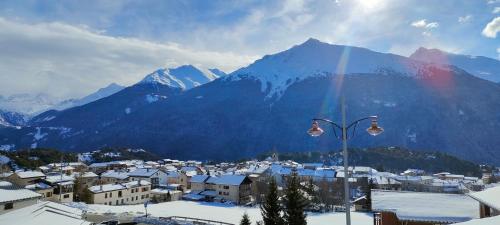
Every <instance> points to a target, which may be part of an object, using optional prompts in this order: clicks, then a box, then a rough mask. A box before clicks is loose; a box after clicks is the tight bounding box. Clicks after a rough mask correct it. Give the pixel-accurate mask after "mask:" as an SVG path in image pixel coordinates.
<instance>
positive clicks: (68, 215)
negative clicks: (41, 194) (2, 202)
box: [0, 201, 91, 225]
mask: <svg viewBox="0 0 500 225" xmlns="http://www.w3.org/2000/svg"><path fill="white" fill-rule="evenodd" d="M82 215H83V212H82V210H79V209H76V208H72V207H69V206H65V205H62V204H58V203H55V202H46V201H42V202H38V203H36V204H34V205H31V206H28V207H24V208H20V209H16V210H13V211H11V212H8V213H5V214H2V215H0V224H9V225H43V224H50V225H90V224H91V223H90V222H88V221H85V220H83V219H82Z"/></svg>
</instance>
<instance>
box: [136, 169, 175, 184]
mask: <svg viewBox="0 0 500 225" xmlns="http://www.w3.org/2000/svg"><path fill="white" fill-rule="evenodd" d="M128 176H129V181H137V180H146V181H148V182H150V183H151V188H157V187H159V186H160V185H164V184H167V174H166V173H165V172H163V171H162V170H160V169H153V168H140V169H136V170H134V171H132V172H130V173H129V174H128Z"/></svg>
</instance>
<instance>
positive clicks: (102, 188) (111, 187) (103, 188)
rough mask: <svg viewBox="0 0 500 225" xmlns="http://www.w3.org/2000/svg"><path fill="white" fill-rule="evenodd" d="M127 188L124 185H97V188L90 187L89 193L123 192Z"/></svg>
mask: <svg viewBox="0 0 500 225" xmlns="http://www.w3.org/2000/svg"><path fill="white" fill-rule="evenodd" d="M126 188H127V187H125V186H123V185H122V184H103V185H96V186H92V187H89V191H91V192H94V193H102V192H108V191H117V190H123V189H126Z"/></svg>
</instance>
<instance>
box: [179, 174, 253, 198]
mask: <svg viewBox="0 0 500 225" xmlns="http://www.w3.org/2000/svg"><path fill="white" fill-rule="evenodd" d="M251 184H252V181H251V180H250V178H248V177H247V176H245V175H222V176H220V177H214V176H209V175H196V176H193V177H192V178H191V193H190V194H187V195H185V198H187V199H189V200H201V199H202V198H203V199H204V200H208V201H220V202H226V201H230V202H233V203H236V204H246V203H249V202H251V201H253V198H252V185H251ZM200 196H203V197H200Z"/></svg>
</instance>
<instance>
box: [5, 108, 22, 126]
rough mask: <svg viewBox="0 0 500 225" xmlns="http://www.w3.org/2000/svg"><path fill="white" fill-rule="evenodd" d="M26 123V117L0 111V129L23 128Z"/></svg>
mask: <svg viewBox="0 0 500 225" xmlns="http://www.w3.org/2000/svg"><path fill="white" fill-rule="evenodd" d="M27 121H28V117H27V116H26V115H24V114H21V113H16V112H6V111H3V110H0V127H1V126H23V125H25V124H26V122H27Z"/></svg>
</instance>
